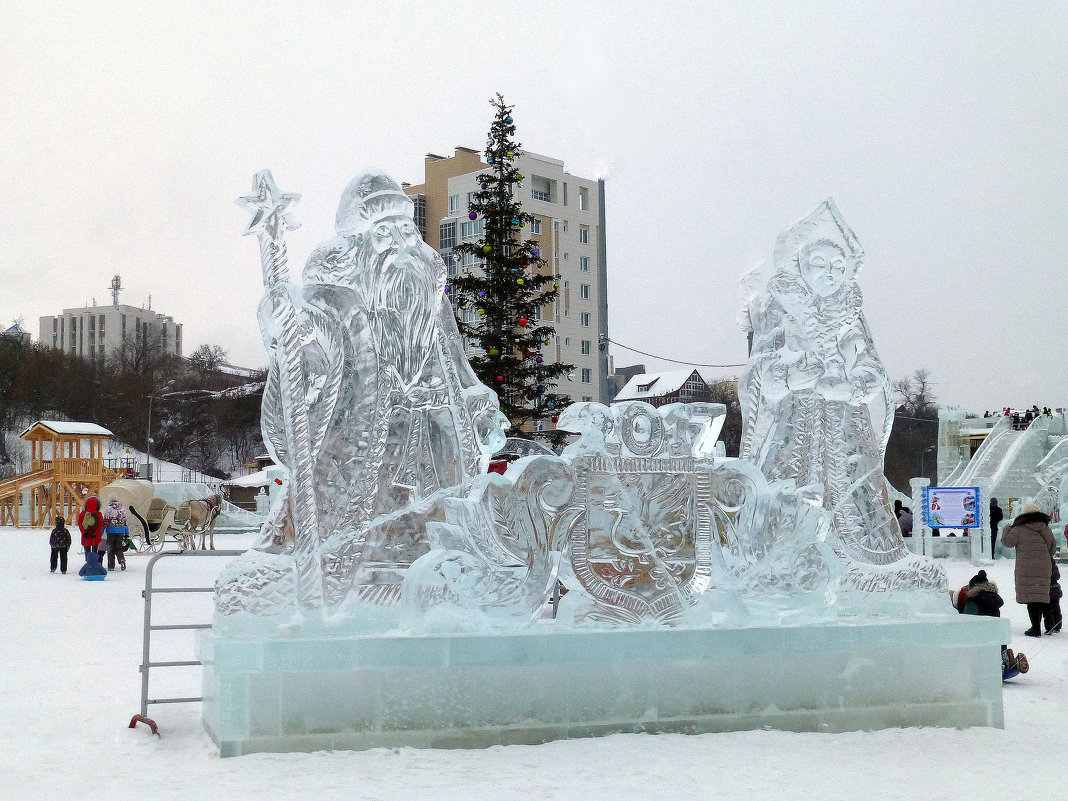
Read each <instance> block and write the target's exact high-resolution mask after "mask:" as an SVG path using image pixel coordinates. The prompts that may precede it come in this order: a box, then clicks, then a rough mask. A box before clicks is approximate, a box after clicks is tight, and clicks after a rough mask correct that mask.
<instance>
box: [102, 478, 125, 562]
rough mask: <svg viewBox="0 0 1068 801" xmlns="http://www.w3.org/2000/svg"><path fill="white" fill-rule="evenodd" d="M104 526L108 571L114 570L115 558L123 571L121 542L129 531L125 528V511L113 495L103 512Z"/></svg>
mask: <svg viewBox="0 0 1068 801" xmlns="http://www.w3.org/2000/svg"><path fill="white" fill-rule="evenodd" d="M104 525H105V526H106V528H105V533H106V534H107V552H108V570H114V569H115V559H116V558H117V559H118V560H119V566H120V567H121V568H122V569H123V570H125V569H126V555H125V553H124V550H125V546H124V545H123V542H124V541H125V539H126V535H127V534H129V533H130V529H129V528H127V527H126V510H125V509H124V508H123V506H122V504H121V503H119V499H118V498H116V497H115V496H114V495H112V496H111V497H110V498H109V499H108V508H107V509H105V510H104ZM101 561H103V560H101Z"/></svg>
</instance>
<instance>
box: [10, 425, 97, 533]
mask: <svg viewBox="0 0 1068 801" xmlns="http://www.w3.org/2000/svg"><path fill="white" fill-rule="evenodd" d="M19 436H20V437H21V438H22V439H24V440H26V441H27V442H29V443H30V447H31V452H32V455H31V464H30V472H28V473H23V474H22V475H20V476H15V477H13V478H9V479H7V480H5V481H2V482H0V525H5V526H19V525H29V526H51V525H53V523H54V521H55V519H56V517H57V516H59V515H62V516H63V518H64V519H66V520H67V521H68V522H70V521H72V520H74V519H75V518H76V517H77V514H78V511H79V510H80V509H81V507H82V498H83V496H85V495H88V494H92V493H97V492H100V488H101V487H102V486H105V485H107V484H110V483H111V482H112V481H114V480H115V474H114V472H113V471H111V470H109V469H108V468H106V467H104V441H105V440H108V439H111V438H112V437H113V436H114V434H112V433H111V432H110V431H108V430H107V429H106V428H104V427H102V426H98V425H97V424H96V423H76V422H67V421H57V420H38V421H37V422H36V423H34V424H33V425H32V426H30V427H29V428H27V429H26V430H25V431H23V432H22V433H21V434H20V435H19ZM23 492H28V493H29V494H30V519H29V520H20V517H19V506H20V503H19V501H20V495H21V493H23Z"/></svg>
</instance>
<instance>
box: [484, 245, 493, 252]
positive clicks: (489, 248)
mask: <svg viewBox="0 0 1068 801" xmlns="http://www.w3.org/2000/svg"><path fill="white" fill-rule="evenodd" d="M491 250H493V248H491V247H490V246H489V245H483V246H482V252H483V253H489V252H490V251H491Z"/></svg>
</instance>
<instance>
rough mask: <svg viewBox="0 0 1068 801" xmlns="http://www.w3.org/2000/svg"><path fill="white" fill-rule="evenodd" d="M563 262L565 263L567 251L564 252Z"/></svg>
mask: <svg viewBox="0 0 1068 801" xmlns="http://www.w3.org/2000/svg"><path fill="white" fill-rule="evenodd" d="M564 261H567V251H566V250H565V251H564Z"/></svg>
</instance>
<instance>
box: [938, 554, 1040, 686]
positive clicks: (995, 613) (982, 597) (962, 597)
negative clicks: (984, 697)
mask: <svg viewBox="0 0 1068 801" xmlns="http://www.w3.org/2000/svg"><path fill="white" fill-rule="evenodd" d="M1004 605H1005V599H1004V598H1002V597H1001V594H1000V593H999V592H998V585H997V584H995V583H994V582H992V581H990V580H989V579H988V578H987V575H986V571H985V570H980V571H979V572H978V573H976V574H975V575H974V576H972V578H971V580H970V581H969V582H968V586H967V587H961V590H960V593H959V594H958V596H957V603H956V607H957V611H958V612H960V613H962V614H965V615H984V616H986V617H1001V607H1002V606H1004ZM1029 669H1030V665H1029V664H1028V662H1027V657H1026V656H1025V655H1024V654H1013V652H1012V649H1011V648H1008V647H1006V646H1004V645H1003V646H1001V680H1002V681H1004V680H1005V679H1011V678H1013V677H1015V676H1019V675H1020V674H1021V673H1026V672H1027V671H1028V670H1029Z"/></svg>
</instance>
